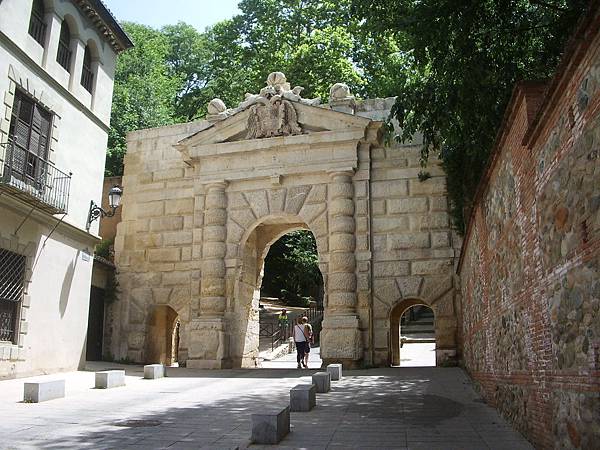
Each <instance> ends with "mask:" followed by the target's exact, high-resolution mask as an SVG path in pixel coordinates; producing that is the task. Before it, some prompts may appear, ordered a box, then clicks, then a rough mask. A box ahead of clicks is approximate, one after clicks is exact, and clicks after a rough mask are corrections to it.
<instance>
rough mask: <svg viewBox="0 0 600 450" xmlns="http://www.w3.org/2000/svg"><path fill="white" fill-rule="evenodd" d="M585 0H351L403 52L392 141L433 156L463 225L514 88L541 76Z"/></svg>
mask: <svg viewBox="0 0 600 450" xmlns="http://www.w3.org/2000/svg"><path fill="white" fill-rule="evenodd" d="M586 4H587V0H537V1H534V0H396V1H394V2H390V1H387V0H353V6H354V12H355V13H356V14H358V15H359V16H360V17H363V18H364V19H365V20H366V26H367V27H368V28H371V29H373V30H376V31H377V32H378V33H381V35H382V36H385V37H386V38H389V36H390V35H392V36H393V37H394V39H395V40H396V42H398V45H399V46H400V47H401V48H402V49H404V50H405V51H406V52H407V56H408V57H407V59H406V62H407V65H406V66H405V67H403V68H402V69H401V70H400V72H399V73H397V74H396V76H395V77H392V83H394V82H395V83H396V84H395V92H396V95H397V96H398V99H397V102H396V105H395V107H394V109H393V115H394V116H395V118H397V119H398V121H399V123H400V126H401V128H402V132H401V135H400V136H399V138H400V139H401V140H407V139H409V138H410V137H411V136H412V135H413V134H414V133H416V132H422V133H423V136H424V145H423V151H422V156H423V159H424V161H425V160H427V157H428V156H429V154H430V152H436V153H438V154H439V155H440V156H441V158H442V161H443V163H444V167H445V169H446V172H447V174H448V190H449V195H450V197H451V203H452V207H453V217H454V222H455V225H456V226H457V228H458V229H459V230H464V226H465V223H464V222H465V215H464V212H465V210H467V211H468V210H469V209H470V207H471V203H472V199H473V195H474V193H475V190H476V187H477V184H478V182H479V179H480V178H481V175H482V172H483V170H484V168H485V165H486V162H487V159H488V156H489V153H490V150H491V148H492V146H493V142H494V138H495V135H496V133H497V130H498V127H499V125H500V122H501V119H502V115H503V112H504V109H505V108H506V105H507V103H508V100H509V99H510V95H511V91H512V89H513V86H514V84H515V83H516V82H517V81H519V80H536V79H542V78H547V77H549V76H550V75H551V74H552V72H553V71H554V69H555V67H556V64H557V62H558V60H559V57H560V55H561V52H562V50H563V47H564V45H565V41H566V39H567V38H568V36H569V35H570V34H571V33H572V31H573V27H574V25H575V23H576V21H577V19H578V18H579V16H580V15H581V14H582V12H583V11H584V9H585V5H586Z"/></svg>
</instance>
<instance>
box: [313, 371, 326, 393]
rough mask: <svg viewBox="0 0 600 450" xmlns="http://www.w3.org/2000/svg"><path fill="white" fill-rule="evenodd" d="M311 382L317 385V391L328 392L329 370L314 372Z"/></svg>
mask: <svg viewBox="0 0 600 450" xmlns="http://www.w3.org/2000/svg"><path fill="white" fill-rule="evenodd" d="M312 382H313V384H314V385H315V386H316V387H317V392H318V393H324V392H329V390H330V389H331V375H330V374H329V372H316V373H314V374H313V376H312Z"/></svg>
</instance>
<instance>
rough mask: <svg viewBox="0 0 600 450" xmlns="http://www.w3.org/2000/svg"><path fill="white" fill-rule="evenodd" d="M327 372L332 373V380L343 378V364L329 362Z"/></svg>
mask: <svg viewBox="0 0 600 450" xmlns="http://www.w3.org/2000/svg"><path fill="white" fill-rule="evenodd" d="M327 372H328V373H329V374H330V375H331V381H338V380H341V379H342V365H341V364H329V365H328V366H327Z"/></svg>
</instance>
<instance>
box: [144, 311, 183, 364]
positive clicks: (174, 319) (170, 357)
mask: <svg viewBox="0 0 600 450" xmlns="http://www.w3.org/2000/svg"><path fill="white" fill-rule="evenodd" d="M178 352H179V317H178V315H177V312H176V311H175V310H174V309H173V308H171V307H170V306H168V305H156V306H154V308H153V310H152V312H151V313H150V316H149V320H148V331H147V335H146V355H145V360H146V362H147V363H152V364H155V363H160V364H165V365H167V366H170V365H172V364H173V363H175V362H177V359H178Z"/></svg>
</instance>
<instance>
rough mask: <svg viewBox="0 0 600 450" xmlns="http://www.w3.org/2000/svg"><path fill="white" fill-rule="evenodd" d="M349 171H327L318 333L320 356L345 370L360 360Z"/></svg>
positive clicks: (354, 230) (352, 194) (354, 240)
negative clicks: (325, 271)
mask: <svg viewBox="0 0 600 450" xmlns="http://www.w3.org/2000/svg"><path fill="white" fill-rule="evenodd" d="M353 175H354V171H353V170H352V169H348V170H341V171H335V172H330V176H331V183H330V184H329V189H328V191H329V276H328V285H327V309H326V311H325V317H324V320H323V332H322V333H321V342H322V348H321V357H322V358H323V360H324V361H325V362H327V363H328V362H341V363H343V364H345V365H346V366H349V367H355V366H358V365H359V364H360V360H361V359H362V346H361V336H360V330H359V320H358V316H357V314H356V303H357V295H356V255H355V250H356V225H355V220H354V185H353V182H352V177H353Z"/></svg>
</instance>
